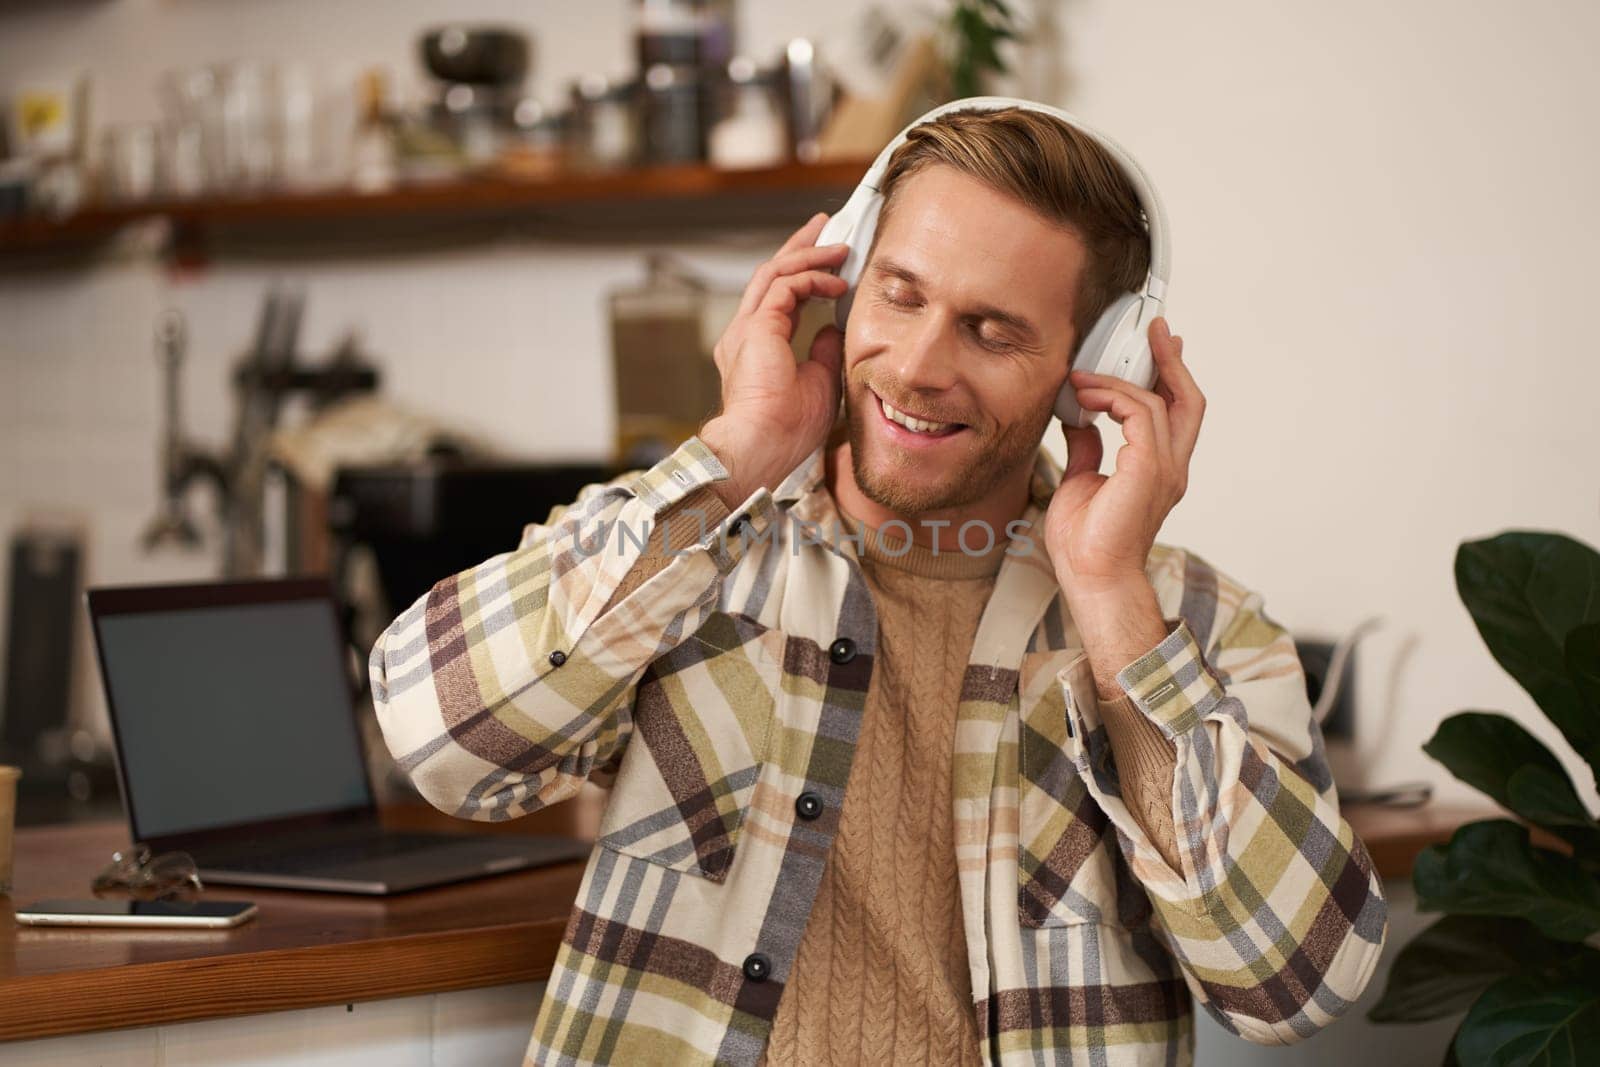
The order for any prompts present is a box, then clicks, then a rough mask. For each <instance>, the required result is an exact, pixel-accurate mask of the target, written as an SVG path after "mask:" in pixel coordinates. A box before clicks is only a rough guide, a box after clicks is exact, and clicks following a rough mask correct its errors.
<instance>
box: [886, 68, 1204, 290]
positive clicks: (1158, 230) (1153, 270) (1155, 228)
mask: <svg viewBox="0 0 1600 1067" xmlns="http://www.w3.org/2000/svg"><path fill="white" fill-rule="evenodd" d="M1007 108H1018V109H1020V110H1023V111H1036V112H1039V113H1040V114H1044V115H1049V116H1051V117H1052V118H1056V119H1060V120H1061V121H1062V122H1065V123H1066V124H1067V125H1068V126H1071V127H1073V128H1074V129H1076V130H1079V131H1081V132H1082V133H1085V134H1087V135H1088V136H1090V137H1092V138H1093V139H1094V140H1095V141H1096V142H1097V143H1098V144H1099V145H1100V147H1102V148H1104V149H1105V150H1106V152H1107V153H1108V154H1109V155H1110V156H1111V158H1112V159H1114V160H1116V162H1117V164H1118V165H1119V166H1120V167H1121V168H1122V173H1123V175H1124V176H1125V177H1126V178H1127V179H1128V181H1129V183H1130V184H1131V185H1132V186H1133V189H1134V192H1135V193H1136V194H1137V195H1138V197H1139V206H1140V207H1141V208H1143V209H1144V218H1145V227H1146V230H1147V232H1148V234H1149V239H1150V274H1149V276H1148V277H1147V278H1146V279H1145V284H1144V291H1145V293H1146V294H1148V295H1150V296H1153V297H1155V298H1156V299H1157V300H1164V299H1165V298H1166V294H1167V279H1168V277H1169V276H1170V274H1171V270H1172V260H1171V251H1170V250H1169V248H1168V235H1167V209H1166V208H1165V207H1164V206H1163V205H1162V203H1161V197H1160V195H1159V194H1157V193H1156V188H1155V186H1154V185H1153V184H1151V182H1150V178H1149V176H1148V175H1146V174H1145V172H1144V168H1142V167H1140V166H1139V163H1138V161H1137V160H1135V159H1134V158H1133V156H1131V155H1129V154H1128V152H1127V150H1126V149H1124V148H1123V147H1122V146H1121V145H1119V144H1117V142H1115V141H1113V140H1112V139H1111V138H1109V137H1107V136H1106V135H1105V134H1103V133H1101V132H1100V131H1099V130H1096V129H1094V128H1093V127H1092V126H1089V125H1088V124H1087V123H1085V122H1084V121H1083V120H1082V119H1080V118H1078V117H1077V116H1076V115H1073V114H1072V113H1071V112H1068V111H1063V110H1061V109H1060V108H1057V107H1051V106H1050V105H1049V104H1040V103H1037V102H1035V101H1032V100H1018V99H1015V98H1013V97H1009V96H969V97H967V98H965V99H963V100H952V101H950V102H949V103H947V104H940V105H939V106H938V107H936V108H934V109H933V110H932V111H929V112H928V113H927V114H925V115H923V116H921V117H920V118H918V119H916V120H915V121H914V122H912V123H911V124H910V125H909V126H907V127H906V128H905V129H903V130H901V131H900V132H899V134H897V135H896V136H895V139H894V140H892V141H890V142H889V143H888V145H886V146H885V147H884V149H883V151H882V152H879V153H878V158H877V159H874V160H873V161H872V166H870V167H868V168H867V174H866V177H864V178H862V179H861V184H862V185H864V186H867V187H868V188H870V189H872V190H873V191H874V192H878V191H879V186H880V183H882V181H883V175H884V172H885V171H886V170H888V169H889V157H890V156H892V155H894V151H895V149H897V148H899V147H900V146H901V145H903V144H905V142H906V136H907V135H908V134H910V132H911V131H912V130H914V129H916V128H917V127H918V126H921V125H923V124H924V123H928V122H932V121H933V120H934V119H936V118H938V117H940V116H941V115H945V114H947V113H949V112H952V111H1004V110H1006V109H1007Z"/></svg>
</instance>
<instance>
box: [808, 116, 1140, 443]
mask: <svg viewBox="0 0 1600 1067" xmlns="http://www.w3.org/2000/svg"><path fill="white" fill-rule="evenodd" d="M1006 108H1021V109H1023V110H1025V111H1037V112H1040V113H1041V114H1045V115H1051V116H1054V117H1055V118H1058V119H1060V120H1061V121H1062V122H1065V123H1067V124H1068V125H1069V126H1072V127H1074V128H1075V129H1078V130H1081V131H1082V132H1084V133H1086V134H1088V135H1089V136H1090V137H1092V138H1094V139H1095V141H1097V142H1098V143H1099V144H1100V146H1101V147H1102V148H1104V149H1105V150H1106V151H1107V152H1108V153H1109V154H1110V155H1111V158H1112V159H1114V160H1116V161H1117V164H1118V165H1119V166H1120V167H1121V168H1122V172H1123V174H1124V175H1126V176H1127V179H1128V181H1129V182H1130V183H1132V185H1133V188H1134V191H1135V192H1136V193H1137V194H1138V196H1139V206H1140V207H1141V208H1143V209H1144V217H1145V228H1146V231H1147V233H1148V234H1149V238H1150V273H1149V274H1148V275H1147V276H1146V277H1145V280H1144V285H1143V287H1142V291H1141V292H1136V293H1123V294H1122V295H1121V296H1119V297H1117V298H1116V299H1115V300H1113V301H1112V302H1111V305H1110V306H1109V307H1107V308H1106V310H1105V312H1104V313H1103V314H1102V315H1101V316H1100V318H1099V319H1098V320H1097V321H1096V322H1095V324H1094V327H1093V328H1092V329H1091V330H1090V331H1089V333H1088V335H1087V336H1086V337H1084V339H1083V343H1082V344H1081V345H1080V346H1079V348H1078V354H1077V356H1076V357H1075V358H1074V359H1073V361H1072V366H1073V367H1074V368H1075V369H1078V370H1087V371H1093V372H1095V373H1097V374H1108V375H1114V376H1115V377H1118V378H1121V379H1123V380H1124V381H1128V382H1132V383H1133V384H1134V385H1136V386H1138V387H1139V388H1141V389H1148V388H1150V387H1151V386H1152V385H1153V384H1154V383H1155V379H1156V366H1155V360H1154V359H1153V358H1152V357H1151V355H1150V323H1151V322H1152V321H1154V320H1155V319H1156V318H1157V317H1158V316H1159V315H1161V314H1162V313H1163V311H1164V310H1165V304H1166V296H1167V279H1168V278H1169V277H1170V275H1171V251H1170V249H1169V248H1168V244H1169V236H1168V232H1167V212H1166V208H1164V207H1162V206H1161V198H1160V197H1159V196H1158V195H1156V190H1155V186H1154V185H1152V184H1150V179H1149V178H1148V177H1147V176H1146V175H1145V172H1144V170H1143V169H1142V168H1141V167H1140V166H1139V164H1138V163H1137V162H1136V161H1135V160H1134V158H1133V157H1132V156H1131V155H1129V154H1128V153H1127V151H1125V150H1124V149H1123V148H1122V147H1121V146H1120V145H1118V144H1117V143H1116V142H1115V141H1113V140H1111V139H1110V138H1109V137H1107V136H1106V135H1105V134H1103V133H1100V132H1099V131H1098V130H1095V129H1092V128H1090V127H1089V126H1086V125H1084V123H1083V122H1082V120H1080V119H1078V118H1077V117H1076V116H1074V115H1072V114H1070V113H1068V112H1066V111H1062V110H1061V109H1060V108H1054V107H1050V106H1049V105H1048V104H1040V103H1035V102H1034V101H1032V100H1016V99H1013V98H1011V97H1008V96H970V97H967V98H966V99H964V100H953V101H951V102H950V103H948V104H941V105H940V106H938V107H936V108H934V109H933V110H932V111H930V112H928V113H927V114H926V115H923V116H922V117H921V118H919V119H917V120H916V121H915V122H913V123H912V124H911V125H909V126H907V127H906V128H905V129H903V130H901V131H900V133H899V135H898V136H897V137H895V139H894V140H892V141H890V142H889V144H888V146H887V147H885V148H884V150H883V151H882V152H879V153H878V158H877V159H875V160H873V161H872V166H871V167H869V168H867V173H866V177H864V178H862V179H861V184H860V185H858V186H856V190H855V192H853V193H851V194H850V199H849V200H847V201H845V205H844V207H842V208H840V209H839V210H838V212H836V213H835V214H834V215H833V217H832V218H830V219H829V220H828V222H827V225H825V226H823V228H822V233H821V234H819V235H818V237H817V244H819V245H826V244H840V243H846V244H849V246H850V251H849V253H848V254H847V255H846V256H845V260H844V263H843V264H842V265H841V266H840V267H839V270H838V274H839V277H841V278H843V279H844V280H845V281H847V282H849V283H850V289H849V291H848V292H846V293H845V295H844V296H842V297H840V298H839V300H838V302H837V303H836V304H835V307H834V318H835V320H836V321H837V322H838V324H839V328H840V329H841V330H842V329H844V326H845V321H846V320H847V319H848V318H849V317H850V305H851V302H852V300H853V299H854V297H855V294H856V285H857V284H858V283H859V282H860V281H861V270H862V268H863V267H864V266H866V256H867V251H868V249H870V248H871V247H872V235H873V234H874V233H875V232H876V231H877V228H878V214H879V212H880V211H882V210H883V194H882V193H881V192H879V191H878V187H879V185H881V184H882V183H883V173H884V171H885V170H887V169H888V166H889V157H890V156H892V155H893V154H894V150H895V149H896V148H899V147H900V146H901V145H902V144H904V143H905V140H906V135H907V134H908V133H910V132H911V131H912V130H913V129H915V128H916V127H918V126H921V125H922V124H923V123H925V122H931V121H932V120H934V119H936V118H938V117H939V116H940V115H944V114H946V113H947V112H951V111H1001V110H1004V109H1006ZM1055 411H1056V414H1057V415H1058V416H1060V418H1061V421H1062V422H1063V423H1066V424H1067V425H1069V426H1078V427H1082V426H1088V425H1089V424H1090V423H1092V422H1093V421H1094V418H1095V415H1096V414H1098V413H1097V412H1092V411H1084V410H1083V408H1082V407H1080V406H1079V405H1078V397H1077V393H1076V392H1075V391H1074V390H1073V388H1072V385H1071V383H1070V382H1069V383H1065V384H1063V385H1062V387H1061V393H1060V395H1059V396H1058V397H1057V398H1056V408H1055Z"/></svg>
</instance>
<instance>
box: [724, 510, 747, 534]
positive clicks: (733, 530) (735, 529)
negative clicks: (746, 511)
mask: <svg viewBox="0 0 1600 1067" xmlns="http://www.w3.org/2000/svg"><path fill="white" fill-rule="evenodd" d="M749 528H750V516H748V515H739V516H737V517H736V518H735V519H734V520H733V521H732V522H730V523H728V536H729V537H738V536H740V535H741V534H743V533H744V532H745V530H747V529H749Z"/></svg>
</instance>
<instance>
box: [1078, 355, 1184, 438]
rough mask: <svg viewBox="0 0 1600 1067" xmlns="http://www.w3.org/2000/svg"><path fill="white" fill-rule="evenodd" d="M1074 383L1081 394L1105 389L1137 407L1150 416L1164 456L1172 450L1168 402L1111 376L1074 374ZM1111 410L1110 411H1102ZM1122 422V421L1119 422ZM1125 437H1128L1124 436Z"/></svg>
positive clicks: (1153, 432) (1151, 425)
mask: <svg viewBox="0 0 1600 1067" xmlns="http://www.w3.org/2000/svg"><path fill="white" fill-rule="evenodd" d="M1072 382H1073V385H1074V387H1075V388H1076V389H1077V390H1078V392H1079V393H1080V394H1082V393H1083V391H1084V390H1085V389H1105V390H1109V391H1111V392H1113V393H1116V394H1117V395H1118V396H1121V397H1123V398H1125V399H1126V400H1128V401H1129V402H1130V403H1132V404H1135V405H1137V406H1138V407H1139V408H1140V409H1141V410H1142V411H1144V412H1145V413H1146V414H1147V415H1148V416H1149V422H1150V428H1151V433H1152V435H1153V440H1154V442H1155V445H1156V447H1157V448H1159V449H1161V451H1162V454H1163V455H1167V454H1170V452H1171V450H1172V431H1171V427H1170V426H1169V425H1168V422H1167V402H1166V401H1165V400H1163V399H1162V398H1161V397H1159V396H1157V395H1156V394H1155V393H1153V392H1151V391H1150V390H1148V389H1140V388H1139V387H1138V386H1136V385H1134V384H1133V383H1132V382H1128V381H1123V380H1122V379H1121V378H1118V377H1116V376H1114V375H1110V374H1087V373H1083V372H1079V371H1073V372H1072ZM1102 410H1109V409H1102ZM1119 421H1120V420H1119ZM1123 436H1127V435H1126V434H1124V435H1123Z"/></svg>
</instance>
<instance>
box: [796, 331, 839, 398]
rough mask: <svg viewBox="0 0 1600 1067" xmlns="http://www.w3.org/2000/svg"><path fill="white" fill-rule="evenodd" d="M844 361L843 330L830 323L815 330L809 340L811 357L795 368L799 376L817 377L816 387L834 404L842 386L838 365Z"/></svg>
mask: <svg viewBox="0 0 1600 1067" xmlns="http://www.w3.org/2000/svg"><path fill="white" fill-rule="evenodd" d="M843 362H844V332H843V331H841V330H840V329H839V327H837V326H834V325H832V324H831V323H830V324H829V325H827V326H824V327H823V328H822V329H820V330H818V331H817V336H816V337H814V338H812V340H811V358H810V359H808V360H806V361H805V362H804V363H802V364H800V366H799V367H797V368H795V374H796V376H797V377H799V378H802V379H804V378H817V379H818V380H819V385H818V388H820V389H823V390H825V391H826V393H827V395H829V396H830V397H832V398H833V402H834V404H835V405H837V404H838V401H839V393H840V391H841V390H842V389H843V388H844V386H843V383H841V382H840V381H839V366H840V365H841V364H842V363H843Z"/></svg>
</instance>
